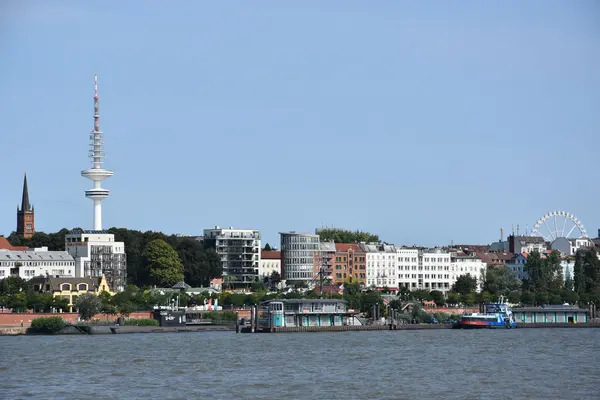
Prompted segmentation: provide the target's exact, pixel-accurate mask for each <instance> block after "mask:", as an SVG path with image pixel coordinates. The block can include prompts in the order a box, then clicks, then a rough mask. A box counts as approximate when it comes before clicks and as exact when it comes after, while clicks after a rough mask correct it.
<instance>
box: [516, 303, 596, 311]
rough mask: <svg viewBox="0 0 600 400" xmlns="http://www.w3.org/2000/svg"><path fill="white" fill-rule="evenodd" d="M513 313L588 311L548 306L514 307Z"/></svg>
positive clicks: (565, 305)
mask: <svg viewBox="0 0 600 400" xmlns="http://www.w3.org/2000/svg"><path fill="white" fill-rule="evenodd" d="M512 310H513V312H523V311H527V312H535V311H540V312H542V311H547V312H565V311H577V312H587V311H588V310H586V309H584V308H579V307H577V306H572V305H570V304H547V305H544V306H540V307H514V308H513V309H512Z"/></svg>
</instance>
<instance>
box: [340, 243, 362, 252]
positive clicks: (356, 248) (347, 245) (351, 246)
mask: <svg viewBox="0 0 600 400" xmlns="http://www.w3.org/2000/svg"><path fill="white" fill-rule="evenodd" d="M348 250H352V251H359V252H362V249H361V248H360V246H359V245H358V244H356V243H336V244H335V251H337V252H340V253H347V252H348Z"/></svg>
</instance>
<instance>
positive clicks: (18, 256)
mask: <svg viewBox="0 0 600 400" xmlns="http://www.w3.org/2000/svg"><path fill="white" fill-rule="evenodd" d="M0 260H1V261H74V259H73V257H71V256H70V255H69V253H67V252H66V251H34V250H27V251H23V250H0Z"/></svg>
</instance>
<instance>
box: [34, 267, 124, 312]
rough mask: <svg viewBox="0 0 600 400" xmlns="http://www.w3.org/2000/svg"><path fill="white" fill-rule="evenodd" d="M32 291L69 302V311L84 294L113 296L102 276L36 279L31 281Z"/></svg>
mask: <svg viewBox="0 0 600 400" xmlns="http://www.w3.org/2000/svg"><path fill="white" fill-rule="evenodd" d="M31 284H32V285H33V290H35V291H37V292H41V293H51V294H52V296H53V297H55V298H62V299H66V300H67V301H68V302H69V309H70V311H73V303H74V302H75V300H76V299H77V297H78V296H80V295H82V294H84V293H93V294H95V295H99V294H100V293H102V292H107V293H108V294H110V295H111V296H112V295H113V294H114V293H113V292H112V291H111V290H110V287H109V286H108V283H107V282H106V278H104V275H102V276H101V277H99V278H92V277H85V278H72V277H64V278H60V277H49V276H48V277H37V278H33V279H31Z"/></svg>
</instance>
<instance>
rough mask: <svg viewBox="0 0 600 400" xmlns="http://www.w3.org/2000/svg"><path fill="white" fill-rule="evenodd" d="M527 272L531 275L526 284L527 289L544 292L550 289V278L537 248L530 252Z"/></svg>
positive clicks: (526, 267) (526, 265) (526, 266)
mask: <svg viewBox="0 0 600 400" xmlns="http://www.w3.org/2000/svg"><path fill="white" fill-rule="evenodd" d="M525 272H527V275H528V276H529V279H527V281H526V284H525V286H526V289H527V290H529V291H532V292H534V293H542V292H546V291H547V290H548V285H547V283H548V279H547V277H546V274H545V271H544V264H543V262H542V257H541V255H540V253H539V252H538V251H537V250H536V251H532V252H531V253H529V256H528V257H527V264H525Z"/></svg>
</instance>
